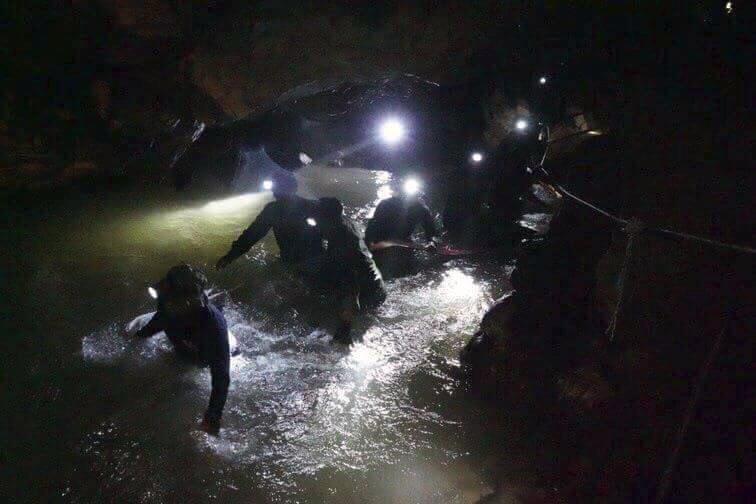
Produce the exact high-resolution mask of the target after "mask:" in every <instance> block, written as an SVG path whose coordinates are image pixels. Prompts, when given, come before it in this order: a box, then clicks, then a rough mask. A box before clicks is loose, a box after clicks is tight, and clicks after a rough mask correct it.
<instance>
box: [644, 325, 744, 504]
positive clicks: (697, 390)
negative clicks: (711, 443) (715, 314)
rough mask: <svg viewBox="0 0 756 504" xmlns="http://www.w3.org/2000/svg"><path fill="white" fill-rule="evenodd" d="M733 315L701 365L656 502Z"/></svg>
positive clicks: (661, 498)
mask: <svg viewBox="0 0 756 504" xmlns="http://www.w3.org/2000/svg"><path fill="white" fill-rule="evenodd" d="M732 317H733V314H732V313H730V317H729V318H728V319H727V321H726V322H725V325H724V327H723V328H722V330H721V331H720V332H719V335H718V336H717V339H716V340H714V344H713V345H712V347H711V350H709V355H708V356H707V357H706V360H705V361H704V363H703V364H702V365H701V369H700V370H699V372H698V378H697V379H696V384H695V386H694V387H693V394H692V395H691V396H690V400H689V401H688V405H687V407H686V408H685V414H684V415H683V421H682V423H681V424H680V428H679V429H678V431H677V435H676V436H675V447H674V448H673V449H672V453H671V454H670V456H669V460H668V462H667V467H666V468H665V469H664V473H663V474H662V477H661V481H660V482H659V488H658V490H657V492H656V498H655V499H654V502H655V503H656V504H662V503H663V502H664V500H665V499H666V497H667V491H668V490H669V485H670V483H671V481H672V472H673V471H674V469H675V467H676V466H677V462H678V460H679V459H680V450H681V449H682V446H683V442H684V441H685V436H686V435H687V433H688V427H689V426H690V422H691V421H692V420H693V415H694V414H695V413H696V408H697V406H698V403H699V401H700V400H701V393H702V392H703V388H704V385H705V384H706V379H707V378H708V376H709V370H710V369H711V366H712V365H713V364H714V361H715V360H716V358H717V356H718V355H719V350H720V349H721V348H722V342H723V341H724V338H725V335H726V334H727V330H728V329H729V328H730V324H731V322H732Z"/></svg>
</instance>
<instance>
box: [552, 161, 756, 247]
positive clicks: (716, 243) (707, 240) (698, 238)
mask: <svg viewBox="0 0 756 504" xmlns="http://www.w3.org/2000/svg"><path fill="white" fill-rule="evenodd" d="M544 173H546V174H547V175H548V172H546V171H545V170H544ZM554 187H556V188H557V189H559V191H561V192H563V193H564V194H565V195H566V196H568V197H570V198H571V199H573V200H575V201H577V202H578V203H580V204H581V205H584V206H586V207H588V208H590V209H591V210H593V211H594V212H597V213H599V214H601V215H603V216H604V217H606V218H608V219H610V220H612V221H614V222H616V223H618V224H622V225H625V226H626V225H627V224H629V223H630V222H631V221H632V220H633V219H630V220H627V219H622V218H620V217H617V216H616V215H612V214H611V213H609V212H607V211H606V210H604V209H603V208H600V207H598V206H596V205H594V204H592V203H589V202H588V201H586V200H584V199H582V198H580V197H578V196H576V195H575V194H573V193H571V192H570V191H568V190H567V189H565V188H564V187H563V186H562V185H560V184H554ZM645 230H646V231H648V232H651V233H656V234H661V235H667V236H675V237H678V238H682V239H686V240H691V241H697V242H699V243H705V244H708V245H712V246H714V247H719V248H724V249H730V250H735V251H738V252H743V253H746V254H756V249H755V248H753V247H748V246H745V245H738V244H736V243H726V242H722V241H718V240H713V239H711V238H706V237H704V236H698V235H694V234H690V233H685V232H682V231H675V230H672V229H665V228H645Z"/></svg>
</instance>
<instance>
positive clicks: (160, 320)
mask: <svg viewBox="0 0 756 504" xmlns="http://www.w3.org/2000/svg"><path fill="white" fill-rule="evenodd" d="M166 328H167V324H166V318H165V315H163V314H162V313H161V312H159V311H158V312H156V313H155V315H153V316H152V318H151V319H150V321H149V322H147V324H145V326H144V327H142V328H141V329H139V330H138V331H137V332H136V334H134V336H137V337H139V338H149V337H150V336H154V335H155V334H157V333H159V332H160V331H165V330H166Z"/></svg>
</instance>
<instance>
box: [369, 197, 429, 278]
mask: <svg viewBox="0 0 756 504" xmlns="http://www.w3.org/2000/svg"><path fill="white" fill-rule="evenodd" d="M418 226H422V227H423V231H424V232H425V238H426V239H427V240H431V239H433V238H435V237H436V236H438V228H437V227H436V223H435V222H434V220H433V215H431V212H430V210H429V209H428V207H427V206H426V205H425V203H423V202H422V201H421V200H419V199H417V198H414V199H408V198H404V197H401V196H394V197H391V198H388V199H385V200H383V201H381V202H380V203H379V204H378V206H377V207H376V209H375V213H374V215H373V218H372V219H370V221H369V222H368V225H367V229H365V242H366V243H368V244H371V243H378V242H381V241H392V240H394V241H409V240H410V238H411V237H412V233H414V231H415V229H417V227H418ZM373 257H374V259H375V262H376V263H377V264H378V268H379V269H380V270H381V273H383V275H384V276H385V277H386V278H390V277H394V276H401V275H404V274H409V273H411V272H412V270H413V269H414V251H413V250H411V249H407V248H402V247H388V248H385V249H382V250H376V251H374V252H373Z"/></svg>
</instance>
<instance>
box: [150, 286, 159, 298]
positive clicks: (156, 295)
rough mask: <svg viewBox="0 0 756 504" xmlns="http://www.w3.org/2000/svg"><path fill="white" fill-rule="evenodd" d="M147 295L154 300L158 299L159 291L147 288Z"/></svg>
mask: <svg viewBox="0 0 756 504" xmlns="http://www.w3.org/2000/svg"><path fill="white" fill-rule="evenodd" d="M147 293H148V294H149V295H150V297H151V298H152V299H157V298H158V291H157V289H155V287H147Z"/></svg>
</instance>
